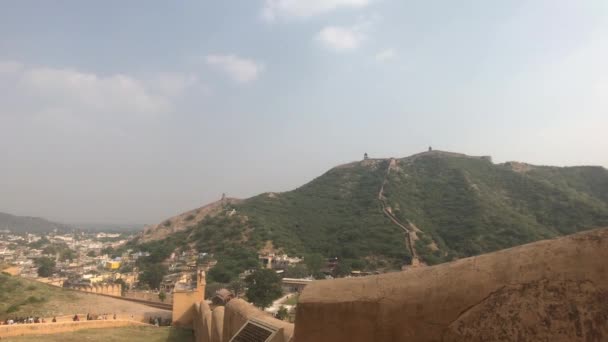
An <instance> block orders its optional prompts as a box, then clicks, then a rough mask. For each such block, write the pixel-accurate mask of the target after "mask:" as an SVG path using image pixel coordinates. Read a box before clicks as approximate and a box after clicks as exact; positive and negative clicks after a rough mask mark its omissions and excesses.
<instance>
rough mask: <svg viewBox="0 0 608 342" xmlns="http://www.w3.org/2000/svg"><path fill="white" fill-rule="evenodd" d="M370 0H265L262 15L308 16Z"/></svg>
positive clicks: (361, 5) (361, 4)
mask: <svg viewBox="0 0 608 342" xmlns="http://www.w3.org/2000/svg"><path fill="white" fill-rule="evenodd" d="M370 2H371V0H266V1H265V2H264V7H263V9H262V17H263V18H264V19H266V20H269V21H272V20H274V19H276V18H277V17H299V18H304V17H310V16H314V15H318V14H323V13H327V12H331V11H334V10H337V9H340V8H363V7H366V6H367V5H369V4H370Z"/></svg>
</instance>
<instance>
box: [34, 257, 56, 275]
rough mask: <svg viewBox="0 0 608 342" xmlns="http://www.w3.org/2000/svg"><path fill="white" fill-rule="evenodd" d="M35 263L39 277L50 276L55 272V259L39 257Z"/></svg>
mask: <svg viewBox="0 0 608 342" xmlns="http://www.w3.org/2000/svg"><path fill="white" fill-rule="evenodd" d="M35 264H36V266H37V267H38V276H39V277H45V278H46V277H50V276H52V275H53V273H54V272H55V266H56V265H55V260H53V259H51V258H48V257H40V258H37V259H36V260H35Z"/></svg>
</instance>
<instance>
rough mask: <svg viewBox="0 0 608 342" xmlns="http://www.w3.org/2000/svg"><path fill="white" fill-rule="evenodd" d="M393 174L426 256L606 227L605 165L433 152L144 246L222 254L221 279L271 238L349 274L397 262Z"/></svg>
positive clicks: (231, 210)
mask: <svg viewBox="0 0 608 342" xmlns="http://www.w3.org/2000/svg"><path fill="white" fill-rule="evenodd" d="M389 165H390V167H389ZM389 169H390V170H389ZM383 182H385V183H384V187H383V188H384V191H383V197H382V198H383V200H384V204H385V206H386V208H387V209H388V210H389V211H390V212H392V214H393V216H394V218H395V219H396V220H398V221H399V222H400V223H402V224H403V225H404V226H405V227H404V228H408V229H410V228H412V227H416V228H417V229H418V231H417V232H416V234H415V236H417V238H418V239H417V240H416V239H415V237H414V240H415V243H414V246H415V249H414V250H415V252H417V255H418V257H419V258H420V259H421V261H422V262H424V263H427V264H435V263H439V262H444V261H449V260H452V259H454V258H461V257H466V256H471V255H476V254H480V253H486V252H490V251H494V250H498V249H502V248H507V247H511V246H515V245H519V244H523V243H526V242H530V241H535V240H539V239H543V238H548V237H553V236H557V235H563V234H569V233H574V232H576V231H579V230H584V229H588V228H593V227H600V226H608V171H607V170H606V169H604V168H601V167H568V168H558V167H545V166H532V165H527V164H521V163H505V164H493V163H492V162H491V161H490V159H489V158H483V157H469V156H465V155H461V154H454V153H447V152H440V151H433V152H425V153H421V154H418V155H414V156H411V157H407V158H403V159H396V160H394V161H393V162H392V163H391V160H390V159H374V160H364V161H361V162H354V163H350V164H347V165H342V166H339V167H336V168H333V169H331V170H329V171H328V172H326V173H325V174H323V175H322V176H320V177H318V178H316V179H314V180H313V181H311V182H310V183H308V184H305V185H303V186H302V187H300V188H297V189H295V190H293V191H288V192H284V193H265V194H261V195H258V196H255V197H252V198H249V199H246V200H243V201H238V202H230V203H228V202H227V204H226V205H225V206H224V210H221V211H219V212H217V213H215V214H213V215H207V216H206V217H205V218H204V219H203V220H202V221H200V222H198V223H193V224H192V225H190V226H189V227H187V228H186V229H185V230H183V231H181V232H178V233H176V234H174V235H173V237H171V238H169V239H164V240H162V242H148V243H145V244H142V245H140V248H142V249H145V250H148V251H152V252H154V253H153V257H156V259H157V260H158V259H162V258H163V257H166V256H168V254H169V253H170V252H171V251H173V250H174V249H178V250H185V249H187V248H190V247H194V248H196V249H197V250H198V251H199V252H209V253H215V254H216V257H217V259H218V260H219V263H218V265H217V266H216V268H217V271H216V273H218V274H216V275H219V276H220V277H219V278H222V280H223V281H226V280H228V279H229V278H232V277H234V276H235V275H236V274H238V272H240V271H242V270H243V269H246V268H249V267H255V266H256V265H257V264H258V261H257V253H258V251H260V250H262V249H268V248H270V247H269V246H272V247H273V249H274V250H277V249H280V250H282V251H284V252H286V253H288V254H290V255H304V256H305V259H306V256H308V257H309V260H310V259H318V257H319V256H323V257H338V258H339V259H340V260H341V266H342V267H343V270H348V269H351V268H355V269H368V270H390V269H399V268H400V267H401V266H402V265H403V264H404V263H405V264H408V263H409V262H410V260H411V258H412V254H411V251H410V250H409V249H408V248H407V244H406V242H405V241H404V237H405V236H406V234H405V232H404V229H403V228H402V227H400V226H398V225H397V224H395V223H394V222H391V220H390V219H389V217H388V216H387V215H388V214H387V215H385V214H384V213H383V211H382V205H381V201H380V200H379V192H380V188H381V187H382V184H383ZM414 229H415V228H414ZM147 233H153V232H147ZM184 241H187V242H189V244H184ZM270 242H271V243H270ZM315 256H316V257H315ZM220 273H222V274H220ZM211 276H212V278H213V276H214V275H213V274H211Z"/></svg>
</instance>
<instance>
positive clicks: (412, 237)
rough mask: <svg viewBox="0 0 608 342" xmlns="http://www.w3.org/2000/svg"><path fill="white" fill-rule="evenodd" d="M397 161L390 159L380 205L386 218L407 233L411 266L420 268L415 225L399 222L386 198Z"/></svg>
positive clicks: (382, 187) (380, 193)
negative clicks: (389, 180) (389, 177)
mask: <svg viewBox="0 0 608 342" xmlns="http://www.w3.org/2000/svg"><path fill="white" fill-rule="evenodd" d="M396 166H397V161H396V160H395V159H394V158H391V159H390V162H389V164H388V168H387V169H386V174H385V175H384V180H383V181H382V186H381V187H380V191H379V192H378V200H379V201H380V205H381V206H382V212H383V213H384V215H385V216H386V217H388V218H389V219H390V220H391V221H392V222H393V223H394V224H396V225H397V226H399V227H400V228H401V229H403V231H404V232H405V245H406V246H407V247H408V249H409V250H410V253H411V254H412V263H411V265H410V266H420V265H421V263H420V258H419V257H418V253H416V248H415V247H414V244H415V241H416V240H417V237H416V229H415V228H414V225H413V224H412V223H411V222H409V221H408V223H407V226H406V225H404V224H402V223H401V222H399V220H398V219H397V218H396V217H395V215H393V212H392V209H391V207H389V206H388V205H387V204H386V197H384V186H385V185H386V183H387V182H388V175H389V174H390V173H391V170H392V169H394V168H396Z"/></svg>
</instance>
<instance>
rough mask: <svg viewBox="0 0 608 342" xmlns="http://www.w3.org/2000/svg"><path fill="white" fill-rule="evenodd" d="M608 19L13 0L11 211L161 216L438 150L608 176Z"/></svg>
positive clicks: (3, 116) (149, 219) (562, 12)
mask: <svg viewBox="0 0 608 342" xmlns="http://www.w3.org/2000/svg"><path fill="white" fill-rule="evenodd" d="M298 4H299V5H298ZM471 13H474V15H471ZM607 15H608V3H607V2H605V1H599V0H598V1H559V6H557V5H556V2H555V1H536V2H523V1H509V2H506V3H502V4H498V3H496V2H487V1H467V2H464V3H463V2H458V3H455V2H454V3H452V2H443V3H442V4H441V6H439V5H438V4H437V3H433V2H425V3H422V2H418V3H416V2H405V1H396V0H331V1H330V0H327V1H309V2H306V4H305V5H302V2H300V3H298V2H296V1H286V0H267V1H262V0H260V1H246V2H245V1H222V2H210V1H185V2H181V3H180V5H179V6H177V5H175V4H174V3H167V2H160V1H152V2H149V1H146V2H143V1H140V2H128V3H125V2H118V1H117V2H114V3H113V5H112V6H109V5H108V2H100V3H97V4H93V3H81V2H78V1H62V2H53V3H50V2H39V1H36V2H35V1H8V2H4V3H3V5H2V10H1V11H0V103H2V108H1V109H0V155H1V156H2V163H1V167H0V192H1V193H2V194H3V196H0V211H3V212H10V213H12V214H17V215H34V216H43V217H46V218H49V219H53V220H58V221H62V222H115V223H158V222H160V220H162V219H164V218H166V217H170V216H172V215H175V214H177V213H179V212H183V211H184V210H186V209H189V208H195V207H199V206H201V205H203V204H205V203H207V202H210V201H212V200H217V199H219V198H220V196H221V194H222V193H226V194H227V195H229V196H234V197H247V196H251V195H255V194H257V193H260V192H264V191H284V190H290V189H293V188H295V187H297V186H300V185H302V184H303V183H305V182H307V181H309V180H311V179H312V178H313V177H316V176H318V175H320V174H321V173H323V172H324V171H326V170H327V169H329V168H331V167H333V166H335V165H338V164H341V163H345V162H349V161H353V160H359V159H361V158H362V156H363V153H364V152H367V153H369V154H370V156H372V157H376V156H382V157H404V156H407V155H410V154H413V153H417V152H420V151H423V150H425V149H426V148H427V147H428V146H429V145H432V146H433V147H436V148H439V149H442V150H449V151H456V152H463V153H467V154H471V155H492V157H493V160H494V161H495V162H502V161H508V160H518V161H523V162H529V163H533V164H547V165H556V166H564V165H603V166H608V154H606V151H607V150H608V140H606V139H605V129H606V127H608V116H607V115H606V108H608V102H607V101H608V97H606V92H607V91H608V70H607V67H606V63H605V61H606V60H608V41H607V40H606V39H605V37H606V36H607V35H608V20H606V18H607Z"/></svg>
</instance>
